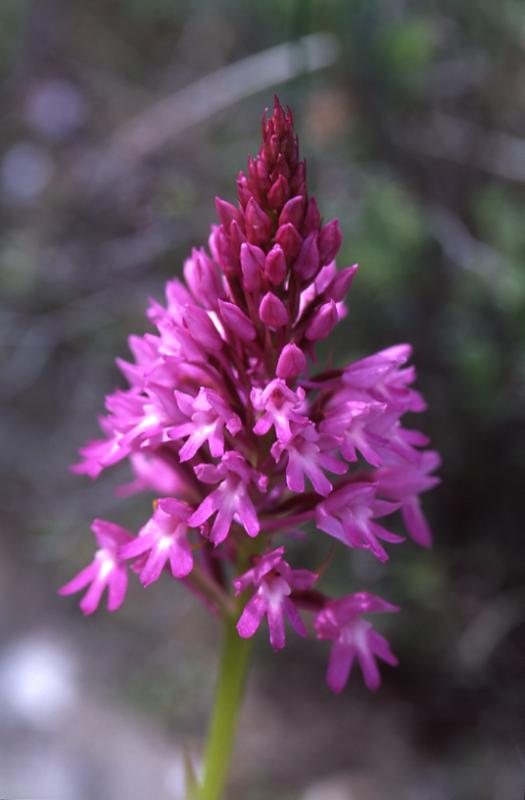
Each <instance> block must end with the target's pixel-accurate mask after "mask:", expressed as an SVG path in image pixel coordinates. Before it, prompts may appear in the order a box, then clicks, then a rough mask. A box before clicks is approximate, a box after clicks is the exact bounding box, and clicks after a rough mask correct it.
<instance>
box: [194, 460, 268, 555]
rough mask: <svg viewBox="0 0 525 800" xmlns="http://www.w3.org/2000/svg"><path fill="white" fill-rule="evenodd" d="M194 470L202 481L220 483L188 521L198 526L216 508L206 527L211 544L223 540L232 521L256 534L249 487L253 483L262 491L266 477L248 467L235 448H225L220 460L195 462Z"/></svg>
mask: <svg viewBox="0 0 525 800" xmlns="http://www.w3.org/2000/svg"><path fill="white" fill-rule="evenodd" d="M195 474H196V475H197V478H198V479H199V480H200V481H202V482H203V483H218V482H219V481H220V483H219V486H218V487H217V489H214V491H213V492H211V493H210V494H209V495H208V496H207V497H205V499H204V500H203V501H202V503H201V504H200V505H199V507H198V508H197V510H196V511H195V512H194V513H193V514H192V515H191V517H190V519H189V520H188V522H189V524H190V525H191V526H192V527H199V526H200V525H203V524H204V523H205V522H206V521H207V520H208V519H209V518H210V517H211V516H213V514H215V513H216V512H217V516H216V517H215V520H214V522H213V525H212V528H211V531H210V540H211V541H212V542H213V544H215V545H218V544H220V543H221V542H222V541H224V539H225V538H226V537H227V536H228V534H229V532H230V528H231V525H232V523H233V522H234V521H235V522H239V524H240V525H242V526H243V528H244V530H245V531H246V533H247V534H248V536H252V537H253V536H257V534H258V533H259V530H260V524H259V519H258V516H257V511H256V510H255V506H254V503H253V500H252V498H251V497H250V493H249V487H250V484H255V486H256V487H257V489H258V491H259V492H265V491H266V486H267V478H265V476H263V475H260V474H258V473H257V472H256V471H255V470H254V469H252V467H250V466H249V464H248V463H247V462H246V460H245V459H244V457H243V456H242V455H241V454H240V453H237V452H236V451H235V450H230V451H228V452H226V453H225V454H224V456H223V457H222V461H221V463H220V464H216V465H215V464H198V465H197V466H196V467H195Z"/></svg>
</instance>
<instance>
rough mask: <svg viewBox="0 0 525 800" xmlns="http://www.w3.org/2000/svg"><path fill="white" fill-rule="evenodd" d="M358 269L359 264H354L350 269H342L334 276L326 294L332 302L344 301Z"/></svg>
mask: <svg viewBox="0 0 525 800" xmlns="http://www.w3.org/2000/svg"><path fill="white" fill-rule="evenodd" d="M358 269H359V264H354V265H353V266H352V267H346V268H345V269H342V270H341V272H338V273H337V275H336V276H335V278H334V280H333V282H332V285H331V286H330V288H329V290H328V292H329V295H330V297H331V298H332V300H335V302H336V303H339V302H340V301H341V300H343V299H344V297H345V295H346V293H347V291H348V290H349V289H350V286H351V285H352V281H353V279H354V275H355V274H356V272H357V270H358Z"/></svg>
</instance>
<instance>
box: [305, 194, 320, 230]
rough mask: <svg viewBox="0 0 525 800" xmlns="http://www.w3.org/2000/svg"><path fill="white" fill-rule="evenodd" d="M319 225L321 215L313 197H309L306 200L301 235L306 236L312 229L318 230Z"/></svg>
mask: <svg viewBox="0 0 525 800" xmlns="http://www.w3.org/2000/svg"><path fill="white" fill-rule="evenodd" d="M320 227H321V215H320V213H319V209H318V207H317V202H316V199H315V197H311V198H310V199H309V201H308V207H307V209H306V214H305V216H304V222H303V236H308V234H309V233H312V231H316V232H317V231H318V230H319V228H320Z"/></svg>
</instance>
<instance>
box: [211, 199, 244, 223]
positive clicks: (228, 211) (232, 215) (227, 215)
mask: <svg viewBox="0 0 525 800" xmlns="http://www.w3.org/2000/svg"><path fill="white" fill-rule="evenodd" d="M215 208H216V209H217V214H218V215H219V219H220V221H221V223H222V224H223V225H224V228H225V230H226V231H229V230H230V225H231V223H232V222H233V220H235V221H236V222H239V220H240V218H241V217H240V214H239V209H238V208H235V206H233V205H232V204H231V203H228V202H227V201H226V200H222V198H220V197H216V198H215Z"/></svg>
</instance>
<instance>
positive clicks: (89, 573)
mask: <svg viewBox="0 0 525 800" xmlns="http://www.w3.org/2000/svg"><path fill="white" fill-rule="evenodd" d="M96 574H97V569H96V565H95V564H90V565H89V566H88V567H84V569H83V570H81V572H79V573H78V575H75V577H74V578H72V579H71V580H70V581H68V582H67V583H65V584H64V586H61V587H60V589H59V590H58V594H60V595H69V594H75V592H80V590H81V589H83V588H84V587H85V586H87V585H88V583H90V581H92V580H93V578H94V577H95V576H96Z"/></svg>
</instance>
